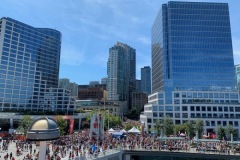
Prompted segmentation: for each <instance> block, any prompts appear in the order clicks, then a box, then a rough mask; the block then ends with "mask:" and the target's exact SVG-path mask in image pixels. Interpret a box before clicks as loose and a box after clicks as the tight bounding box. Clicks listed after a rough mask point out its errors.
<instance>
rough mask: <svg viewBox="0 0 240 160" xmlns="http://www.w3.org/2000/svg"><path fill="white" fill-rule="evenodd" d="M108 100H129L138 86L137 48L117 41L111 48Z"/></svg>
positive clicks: (108, 72) (108, 65)
mask: <svg viewBox="0 0 240 160" xmlns="http://www.w3.org/2000/svg"><path fill="white" fill-rule="evenodd" d="M107 74H108V83H107V100H110V101H127V103H128V105H130V101H129V99H130V93H131V92H133V91H134V90H135V88H136V84H135V80H136V50H135V49H133V48H131V47H129V46H128V45H126V44H123V43H120V42H117V43H116V44H115V45H114V46H113V47H112V48H110V49H109V58H108V63H107Z"/></svg>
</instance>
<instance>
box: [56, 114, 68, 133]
mask: <svg viewBox="0 0 240 160" xmlns="http://www.w3.org/2000/svg"><path fill="white" fill-rule="evenodd" d="M56 123H57V125H58V128H59V131H60V136H62V135H64V133H65V128H66V126H67V121H66V120H65V119H63V116H59V115H58V116H57V118H56Z"/></svg>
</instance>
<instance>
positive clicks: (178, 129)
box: [174, 123, 188, 133]
mask: <svg viewBox="0 0 240 160" xmlns="http://www.w3.org/2000/svg"><path fill="white" fill-rule="evenodd" d="M174 130H175V133H179V132H180V133H185V132H187V130H188V128H187V125H186V123H183V124H176V125H175V127H174Z"/></svg>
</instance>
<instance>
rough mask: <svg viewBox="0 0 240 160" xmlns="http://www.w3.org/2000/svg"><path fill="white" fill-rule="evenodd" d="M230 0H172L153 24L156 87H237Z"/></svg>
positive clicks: (154, 80) (225, 89)
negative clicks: (216, 0) (208, 0)
mask: <svg viewBox="0 0 240 160" xmlns="http://www.w3.org/2000/svg"><path fill="white" fill-rule="evenodd" d="M234 77H235V70H234V62H233V50H232V40H231V29H230V19H229V9H228V4H226V3H201V2H168V4H164V5H162V8H161V10H160V12H159V14H158V15H157V18H156V20H155V22H154V25H153V27H152V79H153V80H152V84H153V86H152V90H153V93H154V92H157V91H163V90H165V91H166V92H167V91H172V90H201V91H216V90H217V91H235V90H236V81H235V78H234Z"/></svg>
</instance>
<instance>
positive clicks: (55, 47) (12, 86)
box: [0, 17, 61, 110]
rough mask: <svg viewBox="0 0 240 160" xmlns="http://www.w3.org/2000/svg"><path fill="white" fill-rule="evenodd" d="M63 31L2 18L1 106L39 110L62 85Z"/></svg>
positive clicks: (0, 35)
mask: <svg viewBox="0 0 240 160" xmlns="http://www.w3.org/2000/svg"><path fill="white" fill-rule="evenodd" d="M60 48H61V33H60V32H59V31H56V30H52V29H39V28H34V27H31V26H29V25H26V24H24V23H21V22H18V21H16V20H13V19H11V18H5V17H3V18H1V19H0V66H1V67H0V109H1V110H7V109H37V108H38V106H39V104H41V103H42V101H43V96H44V92H45V89H46V87H47V88H49V87H53V88H57V87H58V74H59V63H60Z"/></svg>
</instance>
